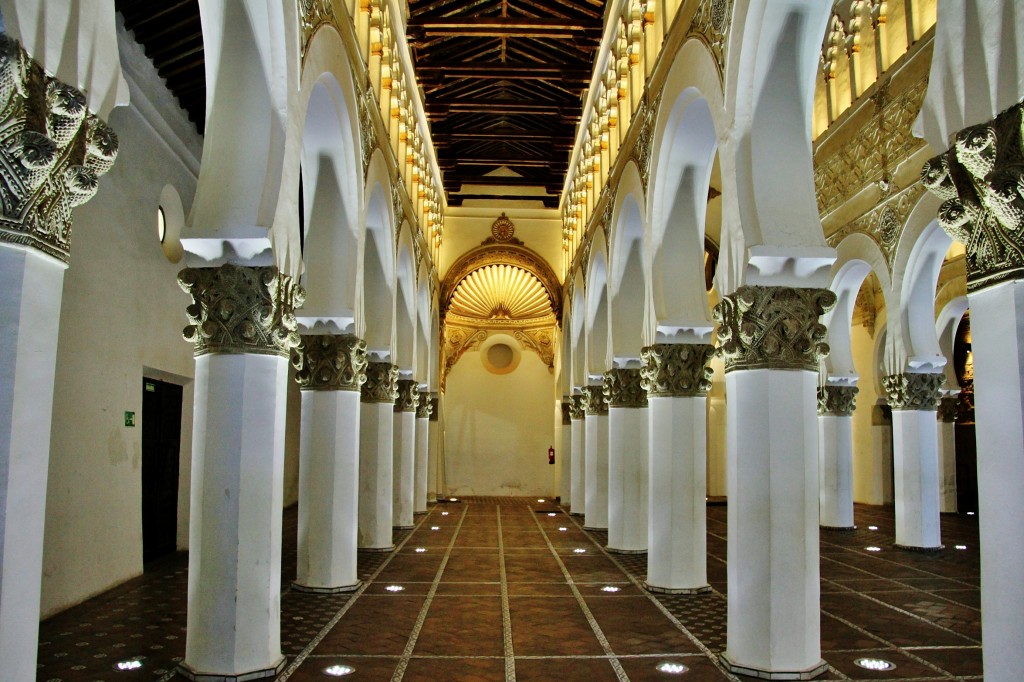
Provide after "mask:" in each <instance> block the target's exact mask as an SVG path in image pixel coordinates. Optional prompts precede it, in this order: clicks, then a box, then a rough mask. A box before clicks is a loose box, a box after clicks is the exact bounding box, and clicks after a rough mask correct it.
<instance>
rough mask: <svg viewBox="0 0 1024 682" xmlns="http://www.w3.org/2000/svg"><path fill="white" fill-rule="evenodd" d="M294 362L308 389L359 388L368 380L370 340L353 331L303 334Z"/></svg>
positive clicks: (354, 389) (302, 383)
mask: <svg viewBox="0 0 1024 682" xmlns="http://www.w3.org/2000/svg"><path fill="white" fill-rule="evenodd" d="M292 366H293V367H295V369H296V372H295V380H296V381H298V382H299V386H300V387H301V388H302V390H304V391H358V390H359V389H360V388H361V387H362V385H363V384H364V383H365V382H366V342H365V341H363V340H362V339H360V338H359V337H358V336H355V335H353V334H303V335H302V344H301V345H300V346H299V347H298V348H295V349H294V350H293V351H292Z"/></svg>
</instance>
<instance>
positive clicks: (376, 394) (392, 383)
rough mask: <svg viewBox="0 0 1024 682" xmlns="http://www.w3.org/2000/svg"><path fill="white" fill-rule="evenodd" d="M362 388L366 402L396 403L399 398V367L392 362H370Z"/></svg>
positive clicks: (363, 399)
mask: <svg viewBox="0 0 1024 682" xmlns="http://www.w3.org/2000/svg"><path fill="white" fill-rule="evenodd" d="M361 390H362V393H361V395H360V400H361V401H362V402H364V403H394V402H395V400H397V399H398V367H397V366H395V365H392V364H391V363H390V362H368V363H367V364H366V383H364V384H363V387H362V389H361Z"/></svg>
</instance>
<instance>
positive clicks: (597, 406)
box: [580, 385, 608, 417]
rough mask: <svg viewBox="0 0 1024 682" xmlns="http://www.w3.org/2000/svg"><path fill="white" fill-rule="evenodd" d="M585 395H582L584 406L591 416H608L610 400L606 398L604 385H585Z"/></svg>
mask: <svg viewBox="0 0 1024 682" xmlns="http://www.w3.org/2000/svg"><path fill="white" fill-rule="evenodd" d="M582 390H583V395H582V396H580V397H581V398H582V399H583V400H582V402H583V408H584V409H585V410H586V411H587V415H588V416H591V417H600V416H605V417H607V416H608V401H607V400H605V398H604V385H601V386H584V387H583V389H582Z"/></svg>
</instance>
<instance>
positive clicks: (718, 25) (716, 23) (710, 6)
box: [687, 0, 732, 77]
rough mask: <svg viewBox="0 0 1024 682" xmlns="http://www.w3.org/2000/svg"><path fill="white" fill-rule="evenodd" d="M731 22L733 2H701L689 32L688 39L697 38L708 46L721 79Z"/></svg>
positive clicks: (712, 0)
mask: <svg viewBox="0 0 1024 682" xmlns="http://www.w3.org/2000/svg"><path fill="white" fill-rule="evenodd" d="M731 21H732V0H701V3H700V5H698V7H697V11H696V12H694V14H693V20H692V21H691V22H690V30H689V31H688V32H687V37H688V38H689V37H694V36H695V37H697V38H700V40H701V42H703V43H704V44H705V45H707V46H708V49H709V50H710V51H711V54H712V56H713V57H714V58H715V64H716V65H717V66H718V75H719V77H721V76H722V74H723V73H725V54H726V48H727V46H728V37H729V24H730V22H731Z"/></svg>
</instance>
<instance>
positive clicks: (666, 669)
mask: <svg viewBox="0 0 1024 682" xmlns="http://www.w3.org/2000/svg"><path fill="white" fill-rule="evenodd" d="M655 669H656V670H657V671H658V672H662V673H668V674H669V675H682V674H683V673H685V672H686V671H688V670H689V668H687V667H686V666H685V665H683V664H682V663H669V662H668V661H665V662H664V663H659V664H658V665H657V666H656V667H655Z"/></svg>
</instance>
